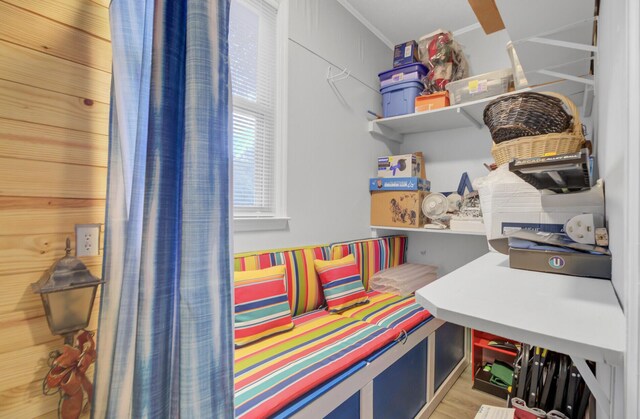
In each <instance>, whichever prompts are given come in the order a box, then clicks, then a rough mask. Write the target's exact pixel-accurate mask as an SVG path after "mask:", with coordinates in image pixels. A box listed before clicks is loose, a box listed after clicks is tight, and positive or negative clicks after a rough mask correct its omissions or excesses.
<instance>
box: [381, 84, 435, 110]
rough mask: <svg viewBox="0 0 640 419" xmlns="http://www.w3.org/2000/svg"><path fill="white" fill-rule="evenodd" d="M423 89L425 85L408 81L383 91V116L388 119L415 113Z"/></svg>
mask: <svg viewBox="0 0 640 419" xmlns="http://www.w3.org/2000/svg"><path fill="white" fill-rule="evenodd" d="M423 89H424V85H423V84H422V83H421V82H417V81H406V82H404V83H398V84H394V85H393V86H389V87H385V88H383V89H381V90H380V92H381V93H382V114H383V116H384V117H385V118H388V117H390V116H398V115H406V114H408V113H413V112H414V110H415V102H416V97H417V96H420V93H421V92H422V90H423Z"/></svg>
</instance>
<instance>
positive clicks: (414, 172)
mask: <svg viewBox="0 0 640 419" xmlns="http://www.w3.org/2000/svg"><path fill="white" fill-rule="evenodd" d="M378 177H383V178H390V177H394V178H402V177H419V178H422V179H426V176H425V170H424V157H423V156H422V153H421V152H417V153H413V154H401V155H398V156H383V157H378Z"/></svg>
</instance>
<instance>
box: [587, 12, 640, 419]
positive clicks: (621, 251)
mask: <svg viewBox="0 0 640 419" xmlns="http://www.w3.org/2000/svg"><path fill="white" fill-rule="evenodd" d="M639 23H640V13H639V8H638V4H637V2H636V1H635V0H627V1H603V2H601V5H600V17H599V23H598V61H597V67H596V82H597V84H596V100H597V103H596V106H597V108H596V109H597V110H598V112H597V118H596V120H595V121H594V125H595V130H596V132H597V152H598V165H599V172H600V176H601V177H602V178H603V179H605V193H606V207H607V221H608V226H609V238H610V248H611V251H612V253H613V279H612V280H613V285H614V288H615V290H616V293H617V294H618V298H619V299H620V303H621V304H622V306H623V308H624V311H625V317H626V319H627V350H626V354H625V367H624V371H621V372H619V374H620V375H622V376H623V380H619V382H617V383H616V387H615V394H616V397H615V400H614V402H615V403H614V409H615V412H614V417H628V418H636V417H638V414H639V413H640V404H639V403H640V402H639V401H638V390H639V388H640V377H639V375H640V366H639V365H640V360H639V359H638V358H639V355H638V354H639V353H640V352H639V350H638V346H639V344H640V338H639V330H638V328H639V326H638V325H639V324H640V319H639V314H638V313H639V310H638V305H639V304H640V302H639V301H638V297H639V293H638V289H639V285H638V282H639V278H638V266H639V263H638V247H639V246H638V241H639V238H638V235H639V234H640V231H638V218H639V217H640V215H639V213H638V210H639V208H638V195H639V194H640V187H639V186H638V184H639V182H640V179H639V176H638V164H639V163H638V161H639V160H640V155H639V154H640V153H638V149H639V148H638V140H639V138H638V125H639V123H638V103H639V99H638V95H639V92H638V77H639V76H640V75H639V74H638V70H639V69H638V56H639V52H638V43H639V42H638V25H639ZM630 71H631V72H630ZM621 381H624V385H623V384H622V382H621ZM623 395H624V400H623V397H622V396H623Z"/></svg>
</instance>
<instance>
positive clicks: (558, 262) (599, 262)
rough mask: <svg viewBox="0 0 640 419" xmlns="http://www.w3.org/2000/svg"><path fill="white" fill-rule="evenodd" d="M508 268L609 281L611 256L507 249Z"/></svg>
mask: <svg viewBox="0 0 640 419" xmlns="http://www.w3.org/2000/svg"><path fill="white" fill-rule="evenodd" d="M509 266H510V267H511V268H515V269H525V270H528V271H537V272H549V273H553V274H563V275H575V276H586V277H590V278H604V279H611V256H608V255H593V254H589V253H566V252H554V251H551V250H533V249H509Z"/></svg>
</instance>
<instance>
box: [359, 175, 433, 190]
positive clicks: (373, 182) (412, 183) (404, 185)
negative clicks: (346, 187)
mask: <svg viewBox="0 0 640 419" xmlns="http://www.w3.org/2000/svg"><path fill="white" fill-rule="evenodd" d="M430 190H431V182H429V181H428V180H427V179H421V178H419V177H394V178H388V177H374V178H371V179H369V191H371V192H374V191H430Z"/></svg>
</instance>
